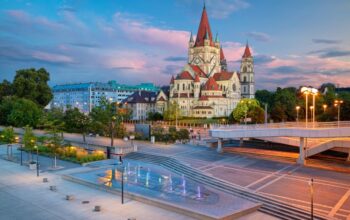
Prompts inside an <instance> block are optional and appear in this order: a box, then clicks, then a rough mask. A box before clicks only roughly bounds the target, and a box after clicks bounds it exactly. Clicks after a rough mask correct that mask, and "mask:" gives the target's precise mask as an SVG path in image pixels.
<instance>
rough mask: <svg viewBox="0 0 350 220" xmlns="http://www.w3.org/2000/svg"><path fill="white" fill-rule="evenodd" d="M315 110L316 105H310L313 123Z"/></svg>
mask: <svg viewBox="0 0 350 220" xmlns="http://www.w3.org/2000/svg"><path fill="white" fill-rule="evenodd" d="M313 112H314V106H312V105H311V106H310V114H311V121H312V124H313V123H314V115H313Z"/></svg>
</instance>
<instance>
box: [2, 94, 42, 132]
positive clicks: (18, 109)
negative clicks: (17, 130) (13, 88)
mask: <svg viewBox="0 0 350 220" xmlns="http://www.w3.org/2000/svg"><path fill="white" fill-rule="evenodd" d="M0 114H1V116H0V122H1V124H5V125H12V126H15V127H23V126H26V125H29V126H32V127H36V125H37V124H38V122H39V119H40V117H41V115H42V111H41V109H39V107H38V106H37V105H36V104H35V103H34V102H32V101H30V100H27V99H23V98H15V97H6V98H5V99H4V100H3V101H2V102H1V105H0Z"/></svg>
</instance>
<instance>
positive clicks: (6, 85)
mask: <svg viewBox="0 0 350 220" xmlns="http://www.w3.org/2000/svg"><path fill="white" fill-rule="evenodd" d="M12 94H13V88H12V85H11V82H9V81H7V80H3V81H2V83H0V101H1V100H2V99H3V98H4V97H6V96H11V95H12Z"/></svg>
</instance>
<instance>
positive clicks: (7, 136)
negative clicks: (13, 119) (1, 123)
mask: <svg viewBox="0 0 350 220" xmlns="http://www.w3.org/2000/svg"><path fill="white" fill-rule="evenodd" d="M0 137H1V138H0V140H1V141H2V142H5V143H14V142H15V137H16V136H15V131H14V130H13V128H12V127H7V128H5V129H4V130H3V131H2V133H1V136H0Z"/></svg>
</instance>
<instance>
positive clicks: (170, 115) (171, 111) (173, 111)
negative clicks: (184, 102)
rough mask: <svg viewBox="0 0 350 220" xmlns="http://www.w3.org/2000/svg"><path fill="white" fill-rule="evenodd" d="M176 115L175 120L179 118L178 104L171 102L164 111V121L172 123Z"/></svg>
mask: <svg viewBox="0 0 350 220" xmlns="http://www.w3.org/2000/svg"><path fill="white" fill-rule="evenodd" d="M176 115H177V119H180V118H181V110H180V107H179V104H178V103H177V102H171V103H169V105H168V107H167V108H166V109H165V111H164V114H163V116H164V120H167V121H173V120H175V119H176Z"/></svg>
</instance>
